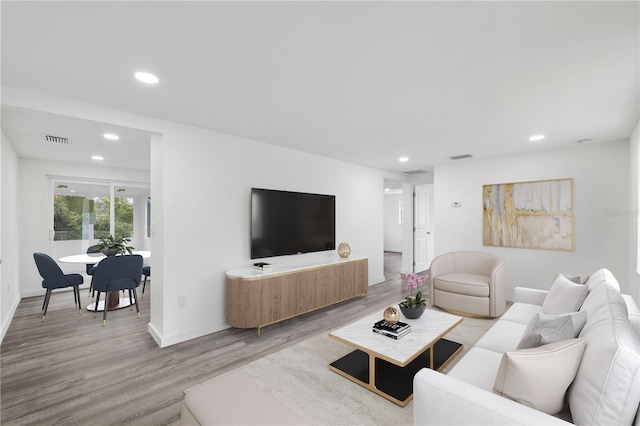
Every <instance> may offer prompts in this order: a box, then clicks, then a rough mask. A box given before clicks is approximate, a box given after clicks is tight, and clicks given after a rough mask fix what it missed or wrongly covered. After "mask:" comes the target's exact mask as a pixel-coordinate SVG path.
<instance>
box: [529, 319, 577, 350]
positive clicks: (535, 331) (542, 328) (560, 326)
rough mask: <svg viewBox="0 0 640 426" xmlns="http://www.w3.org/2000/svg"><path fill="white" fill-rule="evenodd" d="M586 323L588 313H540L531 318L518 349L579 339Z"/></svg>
mask: <svg viewBox="0 0 640 426" xmlns="http://www.w3.org/2000/svg"><path fill="white" fill-rule="evenodd" d="M586 322H587V313H586V312H572V313H570V314H562V315H547V314H543V313H538V314H537V315H536V316H534V317H533V318H531V321H530V322H529V324H528V325H527V328H526V329H525V330H524V333H523V335H522V338H521V339H520V343H519V344H518V349H526V348H535V347H536V346H542V345H546V344H548V343H553V342H557V341H560V340H566V339H572V338H575V337H578V335H579V334H580V332H581V331H582V328H583V327H584V325H585V324H586Z"/></svg>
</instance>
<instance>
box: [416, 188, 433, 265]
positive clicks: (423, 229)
mask: <svg viewBox="0 0 640 426" xmlns="http://www.w3.org/2000/svg"><path fill="white" fill-rule="evenodd" d="M413 205H414V214H413V224H414V230H413V238H414V243H413V248H414V255H413V257H414V268H413V269H414V272H422V271H426V270H427V269H429V266H430V265H431V261H432V260H433V224H432V222H433V220H432V218H433V184H425V185H416V186H415V192H414V203H413Z"/></svg>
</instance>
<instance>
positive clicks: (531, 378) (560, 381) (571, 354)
mask: <svg viewBox="0 0 640 426" xmlns="http://www.w3.org/2000/svg"><path fill="white" fill-rule="evenodd" d="M584 348H585V339H584V338H578V339H569V340H562V341H560V342H555V343H550V344H548V345H544V346H540V347H537V348H531V349H520V350H516V351H509V352H506V353H505V354H504V355H503V356H502V361H501V362H500V367H499V369H498V374H497V376H496V381H495V383H494V385H493V391H494V392H496V393H497V394H499V395H502V396H505V397H507V398H510V399H513V400H514V401H517V402H519V403H521V404H523V405H526V406H528V407H532V408H534V409H536V410H538V411H542V412H544V413H547V414H556V413H559V412H560V411H562V409H563V405H564V396H565V393H566V392H567V388H568V387H569V385H570V384H571V382H572V381H573V379H574V377H575V375H576V372H577V371H578V366H579V365H580V360H581V358H582V353H583V352H584Z"/></svg>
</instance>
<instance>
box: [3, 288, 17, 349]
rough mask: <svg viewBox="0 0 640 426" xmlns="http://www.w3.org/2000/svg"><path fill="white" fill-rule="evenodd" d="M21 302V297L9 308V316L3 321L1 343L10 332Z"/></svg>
mask: <svg viewBox="0 0 640 426" xmlns="http://www.w3.org/2000/svg"><path fill="white" fill-rule="evenodd" d="M21 300H22V298H21V297H20V296H18V297H16V298H15V299H14V301H13V303H12V304H11V307H10V308H9V312H7V315H5V317H4V318H3V320H2V330H0V333H1V334H0V343H2V341H3V340H4V336H5V334H7V331H8V330H9V326H10V325H11V321H12V320H13V316H14V315H15V314H16V310H17V309H18V305H19V304H20V301H21Z"/></svg>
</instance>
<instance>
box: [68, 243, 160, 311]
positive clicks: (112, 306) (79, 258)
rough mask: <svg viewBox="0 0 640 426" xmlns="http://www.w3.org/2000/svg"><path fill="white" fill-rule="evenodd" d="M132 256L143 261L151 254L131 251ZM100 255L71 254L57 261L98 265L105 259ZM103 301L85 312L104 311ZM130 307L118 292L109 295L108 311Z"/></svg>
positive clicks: (128, 302) (129, 302)
mask: <svg viewBox="0 0 640 426" xmlns="http://www.w3.org/2000/svg"><path fill="white" fill-rule="evenodd" d="M132 254H139V255H140V256H142V257H143V258H144V259H149V258H151V252H150V251H148V250H133V253H132ZM106 257H107V256H105V255H104V254H102V253H82V254H73V255H71V256H64V257H61V258H60V259H58V261H59V262H61V263H76V264H85V265H92V264H98V263H100V261H101V260H102V259H104V258H106ZM104 303H105V301H104V300H101V301H100V302H99V303H98V306H97V307H96V304H95V302H94V303H91V304H89V305H88V306H87V311H91V312H102V311H104ZM131 305H132V302H131V300H130V299H129V298H128V297H120V292H119V291H114V292H111V294H110V295H109V301H108V303H107V309H108V310H110V311H113V310H116V309H122V308H127V307H129V306H131Z"/></svg>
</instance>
